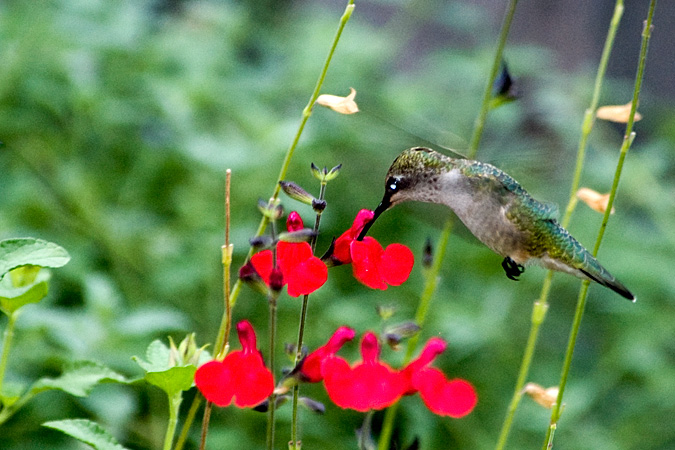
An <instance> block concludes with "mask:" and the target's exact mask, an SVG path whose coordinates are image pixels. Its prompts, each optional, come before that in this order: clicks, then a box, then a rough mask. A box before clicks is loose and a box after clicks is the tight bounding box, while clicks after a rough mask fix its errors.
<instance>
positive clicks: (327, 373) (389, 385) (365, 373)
mask: <svg viewBox="0 0 675 450" xmlns="http://www.w3.org/2000/svg"><path fill="white" fill-rule="evenodd" d="M373 340H374V341H373ZM361 353H362V355H363V362H362V363H361V364H357V365H356V366H354V368H351V367H349V364H347V362H346V361H345V360H344V359H342V358H338V357H333V358H327V359H325V360H324V362H323V364H322V365H321V373H322V374H323V376H324V386H325V387H326V392H328V396H329V397H330V399H331V400H332V401H333V402H334V403H335V404H336V405H338V406H339V407H341V408H349V409H355V410H357V411H361V412H365V411H368V410H370V409H376V410H377V409H382V408H386V407H387V406H390V405H391V404H393V403H394V402H395V401H396V400H398V399H399V398H400V397H401V395H403V392H404V390H405V387H406V381H405V379H404V377H403V376H402V375H401V373H400V372H395V371H393V370H392V369H391V368H389V366H387V365H386V364H382V363H380V362H379V361H378V360H377V356H378V354H379V344H378V343H377V338H375V335H373V334H372V333H366V335H365V336H364V338H363V341H362V343H361Z"/></svg>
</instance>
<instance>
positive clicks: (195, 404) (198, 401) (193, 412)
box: [174, 393, 208, 450]
mask: <svg viewBox="0 0 675 450" xmlns="http://www.w3.org/2000/svg"><path fill="white" fill-rule="evenodd" d="M202 398H203V397H202V396H201V394H199V393H198V394H197V395H196V396H195V398H194V400H193V401H192V404H191V405H190V410H189V411H188V413H187V416H186V417H185V423H184V424H183V427H182V428H181V430H180V434H179V435H178V439H176V446H175V447H174V449H175V450H178V449H181V448H183V446H184V445H185V441H187V438H188V433H189V431H190V427H189V426H188V427H186V426H185V424H192V422H194V420H195V417H196V416H197V411H199V407H200V406H201V405H202ZM207 425H208V424H207ZM200 445H201V444H200ZM204 445H205V446H206V439H204Z"/></svg>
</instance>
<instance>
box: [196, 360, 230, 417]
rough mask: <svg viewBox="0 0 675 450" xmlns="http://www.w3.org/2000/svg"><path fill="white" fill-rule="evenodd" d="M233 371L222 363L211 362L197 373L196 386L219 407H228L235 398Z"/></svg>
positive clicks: (201, 367)
mask: <svg viewBox="0 0 675 450" xmlns="http://www.w3.org/2000/svg"><path fill="white" fill-rule="evenodd" d="M231 380H232V370H231V369H230V367H228V366H226V365H224V364H223V363H222V362H220V361H209V362H207V363H206V364H203V365H202V366H200V367H199V368H198V369H197V372H195V385H196V386H197V389H199V391H200V392H201V393H202V395H204V397H205V398H206V399H207V400H208V401H210V402H212V403H215V404H216V405H218V406H228V405H229V404H230V403H232V397H234V390H233V389H232V388H233V385H232V383H231Z"/></svg>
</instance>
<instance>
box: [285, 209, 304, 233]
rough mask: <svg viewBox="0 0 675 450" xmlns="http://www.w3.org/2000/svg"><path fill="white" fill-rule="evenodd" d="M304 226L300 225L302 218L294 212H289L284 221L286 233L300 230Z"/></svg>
mask: <svg viewBox="0 0 675 450" xmlns="http://www.w3.org/2000/svg"><path fill="white" fill-rule="evenodd" d="M304 227H305V225H304V224H303V223H302V217H300V214H298V213H297V212H296V211H291V213H290V214H289V215H288V218H287V219H286V229H288V231H298V230H302V229H303V228H304Z"/></svg>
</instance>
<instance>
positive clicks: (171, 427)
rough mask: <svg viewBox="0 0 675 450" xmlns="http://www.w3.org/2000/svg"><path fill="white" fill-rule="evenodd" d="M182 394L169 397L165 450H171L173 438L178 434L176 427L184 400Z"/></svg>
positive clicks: (178, 393)
mask: <svg viewBox="0 0 675 450" xmlns="http://www.w3.org/2000/svg"><path fill="white" fill-rule="evenodd" d="M182 394H183V393H182V392H177V393H176V394H174V395H172V396H169V424H168V426H167V427H166V434H165V435H164V447H163V448H164V450H171V446H172V444H173V436H174V434H176V425H177V424H178V409H179V408H180V404H181V401H182V400H183V397H182Z"/></svg>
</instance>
